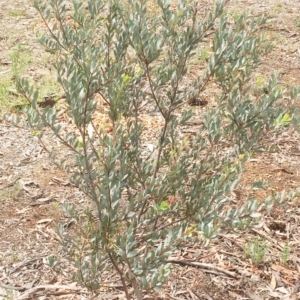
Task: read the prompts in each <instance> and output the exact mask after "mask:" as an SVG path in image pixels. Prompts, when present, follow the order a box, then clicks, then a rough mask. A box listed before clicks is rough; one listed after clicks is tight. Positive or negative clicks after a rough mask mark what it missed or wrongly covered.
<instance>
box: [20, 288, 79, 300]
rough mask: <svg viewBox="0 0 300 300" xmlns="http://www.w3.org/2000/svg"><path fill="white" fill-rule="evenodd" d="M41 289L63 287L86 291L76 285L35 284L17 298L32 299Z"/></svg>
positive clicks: (22, 299) (21, 299)
mask: <svg viewBox="0 0 300 300" xmlns="http://www.w3.org/2000/svg"><path fill="white" fill-rule="evenodd" d="M41 289H62V290H71V291H85V289H82V288H80V287H76V286H69V285H55V284H42V285H39V286H35V287H33V288H31V289H29V290H28V291H27V292H26V293H24V294H23V295H20V296H19V297H18V298H16V300H25V299H32V295H33V294H34V293H36V292H37V291H38V290H41Z"/></svg>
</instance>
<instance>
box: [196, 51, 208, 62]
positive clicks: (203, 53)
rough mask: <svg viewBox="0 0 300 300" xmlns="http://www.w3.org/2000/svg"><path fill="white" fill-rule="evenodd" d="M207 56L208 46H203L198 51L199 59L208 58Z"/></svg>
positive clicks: (205, 59) (204, 59)
mask: <svg viewBox="0 0 300 300" xmlns="http://www.w3.org/2000/svg"><path fill="white" fill-rule="evenodd" d="M209 56H210V54H209V50H208V48H204V49H202V50H201V52H200V55H199V59H200V60H201V61H203V62H204V61H207V60H208V58H209Z"/></svg>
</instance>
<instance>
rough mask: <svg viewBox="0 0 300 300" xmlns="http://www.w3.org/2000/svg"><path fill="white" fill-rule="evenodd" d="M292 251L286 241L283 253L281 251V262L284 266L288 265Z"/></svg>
mask: <svg viewBox="0 0 300 300" xmlns="http://www.w3.org/2000/svg"><path fill="white" fill-rule="evenodd" d="M290 253H291V248H290V246H289V245H288V244H287V243H286V244H285V245H284V248H283V250H282V253H281V262H282V264H283V265H284V266H286V265H287V262H288V260H289V258H290Z"/></svg>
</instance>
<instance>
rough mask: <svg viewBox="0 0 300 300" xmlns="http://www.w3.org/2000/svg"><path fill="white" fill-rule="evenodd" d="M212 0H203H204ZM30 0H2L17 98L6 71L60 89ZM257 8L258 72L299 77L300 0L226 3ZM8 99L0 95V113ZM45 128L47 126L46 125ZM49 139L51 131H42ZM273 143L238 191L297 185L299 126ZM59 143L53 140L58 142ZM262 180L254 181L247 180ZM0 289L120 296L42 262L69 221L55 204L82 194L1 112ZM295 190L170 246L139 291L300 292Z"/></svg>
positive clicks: (12, 98) (270, 295)
mask: <svg viewBox="0 0 300 300" xmlns="http://www.w3.org/2000/svg"><path fill="white" fill-rule="evenodd" d="M207 2H211V1H207ZM31 4H32V1H30V0H14V1H7V0H0V100H1V101H0V102H2V103H3V101H4V102H5V101H7V102H8V104H9V103H15V105H14V107H15V108H16V106H17V103H18V98H17V96H16V91H15V87H14V85H13V77H14V76H15V75H16V74H17V73H18V72H22V71H23V72H24V73H25V74H26V76H29V77H30V78H32V79H33V80H34V81H35V82H36V86H37V87H39V88H40V91H41V94H42V96H43V97H47V96H49V95H53V94H55V95H58V94H59V93H61V91H60V89H59V87H58V85H57V84H56V82H55V74H54V72H53V70H51V57H50V55H49V54H48V53H46V52H45V51H44V50H43V48H42V47H41V46H40V45H39V43H38V42H37V40H36V34H37V33H38V31H39V28H41V26H42V22H41V20H40V18H39V16H38V15H37V13H36V11H35V9H34V8H33V7H32V6H31ZM245 8H246V9H247V10H248V11H249V12H250V13H251V14H253V15H258V14H261V13H264V14H266V15H267V16H268V18H269V21H268V23H267V25H266V28H265V32H267V34H268V37H269V39H270V41H271V42H272V44H273V46H274V48H273V50H272V52H271V54H270V55H269V56H268V57H267V58H266V59H265V60H264V62H263V64H262V66H261V67H260V68H259V70H258V71H257V74H256V76H258V77H259V76H260V77H262V78H269V77H270V75H271V73H272V72H274V71H275V72H277V73H280V74H282V85H283V86H286V87H289V86H291V85H300V1H290V0H286V1H284V0H278V1H277V0H267V1H256V0H253V1H243V0H236V1H233V0H232V1H231V2H230V5H229V11H230V12H231V13H239V12H241V10H242V9H245ZM5 110H7V105H3V104H1V105H0V111H1V113H3V112H5ZM45 136H46V138H47V137H48V136H49V133H48V132H45ZM49 142H50V139H49ZM272 143H274V144H276V145H278V146H279V149H280V151H279V152H277V153H272V154H269V153H262V154H260V155H257V156H256V157H255V158H253V159H251V160H250V161H249V162H248V163H247V164H246V170H245V173H244V175H243V180H242V184H241V187H240V188H239V190H237V191H236V193H235V194H236V195H235V196H236V199H237V201H238V200H239V199H241V198H245V197H246V196H247V194H249V193H253V196H255V197H256V198H257V199H259V200H261V199H264V198H265V197H266V196H268V195H270V194H271V193H272V192H281V191H284V190H285V191H287V192H289V191H290V190H293V189H299V192H300V135H299V133H298V132H296V131H293V130H289V131H287V132H285V133H284V134H283V135H282V136H280V137H279V138H277V139H274V140H272ZM58 147H59V146H58ZM257 179H263V180H266V181H268V182H269V186H268V188H266V189H265V190H260V191H252V190H251V184H252V183H253V181H254V180H257ZM0 203H1V212H0V299H6V300H9V299H18V300H21V299H41V300H42V299H124V294H123V292H122V289H121V287H120V286H119V285H118V283H114V284H112V285H110V286H109V287H107V288H103V289H102V290H101V291H100V294H98V295H96V294H95V295H92V294H91V293H88V292H87V291H86V290H85V289H83V288H81V287H79V286H77V285H76V283H74V282H72V281H71V280H70V279H69V277H68V271H69V270H70V269H69V268H68V266H67V261H64V260H63V263H65V264H66V269H65V272H63V273H62V274H58V273H56V272H54V271H53V270H52V269H51V268H50V267H49V266H48V265H47V257H48V256H51V255H56V254H58V253H59V251H60V248H59V245H58V240H59V239H58V236H57V234H56V232H55V223H56V222H57V221H61V222H67V220H65V219H64V217H63V215H62V213H61V210H60V207H61V206H62V205H63V204H67V203H77V204H78V205H82V206H84V205H85V203H86V199H85V198H84V196H83V194H82V193H81V192H80V191H78V189H77V188H75V187H74V186H72V185H70V184H69V182H68V180H67V177H66V175H65V174H64V173H63V172H62V171H60V170H59V169H58V168H57V167H55V166H54V165H53V164H52V163H51V161H50V159H49V157H48V154H47V153H46V152H45V151H44V149H43V147H42V146H41V145H40V144H39V142H38V140H37V138H36V137H34V136H33V135H32V134H31V132H30V130H29V129H28V128H26V126H24V127H20V128H17V127H13V126H12V125H11V124H10V123H7V122H5V121H4V120H1V121H0ZM299 224H300V198H299V197H294V198H293V199H290V200H287V203H286V206H284V207H275V208H274V210H273V211H272V212H271V213H269V214H266V215H264V217H263V218H262V220H261V222H260V223H259V225H258V226H256V227H255V228H254V229H251V230H248V231H246V232H244V233H243V234H241V235H238V234H237V233H233V232H225V233H223V234H222V235H220V237H219V238H218V239H216V240H214V241H212V243H211V245H210V247H209V248H203V247H202V248H200V247H196V246H195V245H187V247H186V248H185V249H183V250H181V251H180V252H178V253H176V259H177V260H183V262H182V263H181V264H177V263H174V265H173V270H172V274H171V276H170V279H169V280H168V282H167V284H166V285H165V287H164V288H163V289H162V291H161V292H159V293H157V294H152V295H145V299H176V300H183V299H192V300H195V299H208V300H209V299H224V300H226V299H252V300H260V299H300V226H299ZM255 238H256V239H257V240H258V241H259V245H260V246H261V245H263V244H264V243H265V246H261V247H263V248H264V249H266V253H265V256H264V257H263V259H262V261H261V262H260V263H258V264H257V265H256V264H254V263H253V261H251V259H250V258H249V257H246V255H245V249H246V247H247V243H249V241H253V240H254V239H255Z"/></svg>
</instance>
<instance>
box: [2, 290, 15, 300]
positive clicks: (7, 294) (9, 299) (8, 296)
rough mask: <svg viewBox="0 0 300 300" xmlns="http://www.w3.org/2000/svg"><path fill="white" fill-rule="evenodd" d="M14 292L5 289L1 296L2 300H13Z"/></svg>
mask: <svg viewBox="0 0 300 300" xmlns="http://www.w3.org/2000/svg"><path fill="white" fill-rule="evenodd" d="M13 299H14V291H13V290H12V289H5V290H4V294H3V300H13Z"/></svg>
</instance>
